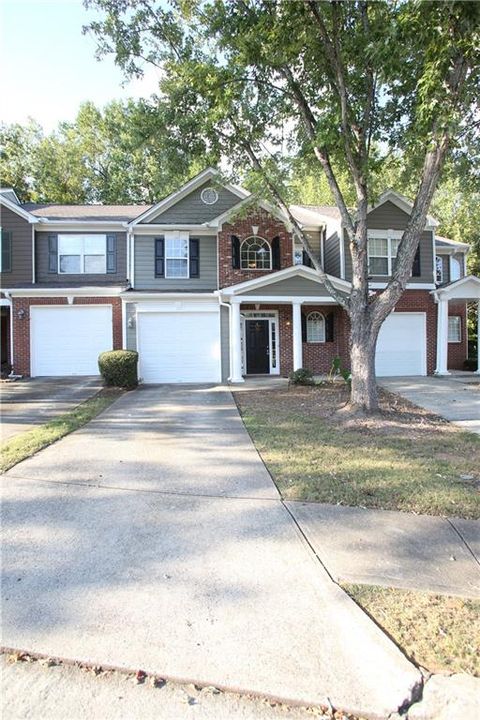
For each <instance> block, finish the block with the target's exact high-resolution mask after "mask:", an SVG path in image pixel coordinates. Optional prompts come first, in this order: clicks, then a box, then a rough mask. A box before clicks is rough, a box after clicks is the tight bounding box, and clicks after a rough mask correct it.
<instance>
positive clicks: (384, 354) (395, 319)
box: [375, 312, 427, 377]
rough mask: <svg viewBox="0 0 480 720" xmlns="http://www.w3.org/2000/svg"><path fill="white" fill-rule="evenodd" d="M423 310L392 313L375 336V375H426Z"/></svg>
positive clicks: (425, 341) (425, 340)
mask: <svg viewBox="0 0 480 720" xmlns="http://www.w3.org/2000/svg"><path fill="white" fill-rule="evenodd" d="M425 323H426V320H425V313H400V312H399V313H396V312H395V313H392V314H391V315H389V316H388V317H387V319H386V320H385V322H384V323H383V325H382V327H381V328H380V333H379V335H378V342H377V354H376V357H375V369H376V373H377V375H378V376H379V377H386V376H392V375H426V374H427V370H426V344H427V338H426V326H425Z"/></svg>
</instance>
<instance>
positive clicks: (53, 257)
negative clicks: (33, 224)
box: [48, 235, 58, 273]
mask: <svg viewBox="0 0 480 720" xmlns="http://www.w3.org/2000/svg"><path fill="white" fill-rule="evenodd" d="M48 272H49V273H56V272H58V259H57V236H56V235H49V236H48Z"/></svg>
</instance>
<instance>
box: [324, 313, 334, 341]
mask: <svg viewBox="0 0 480 720" xmlns="http://www.w3.org/2000/svg"><path fill="white" fill-rule="evenodd" d="M334 335H335V314H334V313H333V312H330V313H328V315H327V317H326V318H325V342H333V340H334Z"/></svg>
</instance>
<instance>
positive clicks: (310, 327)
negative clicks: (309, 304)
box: [307, 312, 325, 343]
mask: <svg viewBox="0 0 480 720" xmlns="http://www.w3.org/2000/svg"><path fill="white" fill-rule="evenodd" d="M307 342H309V343H323V342H325V318H324V317H323V315H322V313H320V312H311V313H309V314H308V315H307Z"/></svg>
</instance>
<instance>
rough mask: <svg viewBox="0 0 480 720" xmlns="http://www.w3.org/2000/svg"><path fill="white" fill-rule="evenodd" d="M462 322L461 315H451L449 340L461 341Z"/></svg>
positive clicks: (449, 319)
mask: <svg viewBox="0 0 480 720" xmlns="http://www.w3.org/2000/svg"><path fill="white" fill-rule="evenodd" d="M461 339H462V323H461V318H460V316H459V315H451V316H450V317H449V318H448V342H461Z"/></svg>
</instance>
